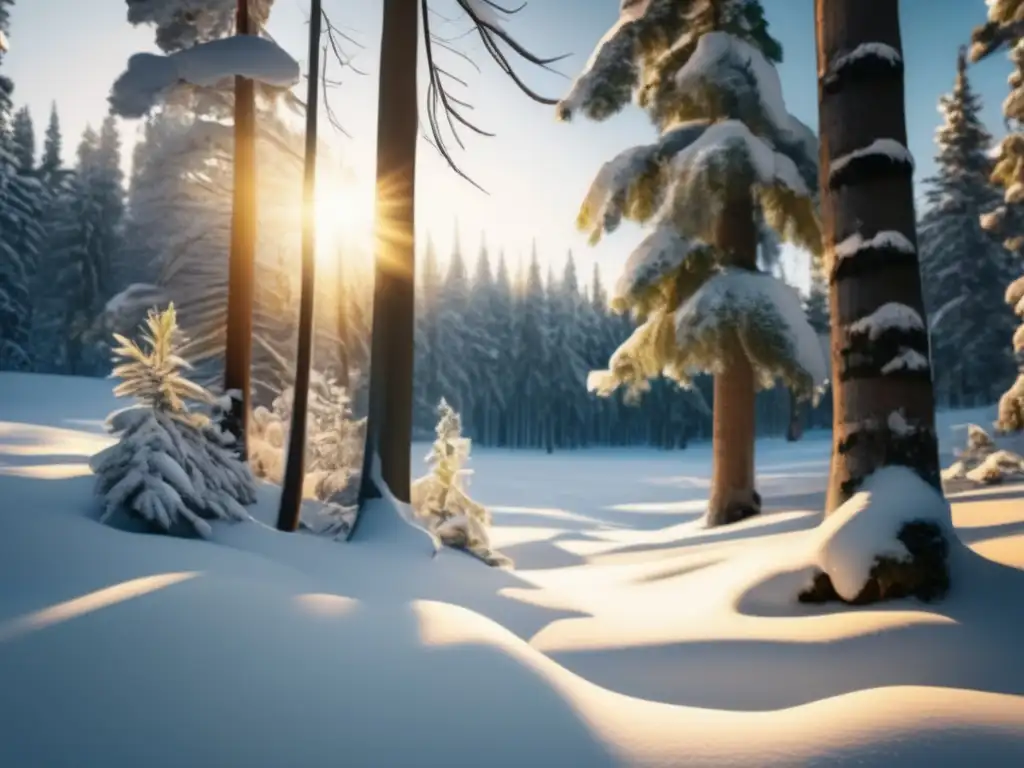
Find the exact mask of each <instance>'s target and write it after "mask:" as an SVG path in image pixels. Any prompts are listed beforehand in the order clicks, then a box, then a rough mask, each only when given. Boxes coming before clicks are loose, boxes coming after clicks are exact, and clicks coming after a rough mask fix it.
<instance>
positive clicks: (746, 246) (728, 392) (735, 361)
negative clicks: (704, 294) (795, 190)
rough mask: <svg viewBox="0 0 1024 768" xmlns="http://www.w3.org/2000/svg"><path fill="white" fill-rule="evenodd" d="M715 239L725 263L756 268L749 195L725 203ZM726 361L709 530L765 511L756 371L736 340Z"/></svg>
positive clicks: (715, 430) (717, 399)
mask: <svg viewBox="0 0 1024 768" xmlns="http://www.w3.org/2000/svg"><path fill="white" fill-rule="evenodd" d="M716 235H717V237H716V240H717V244H718V247H719V248H721V249H722V251H723V254H724V258H723V262H724V263H726V264H728V265H729V266H733V267H738V268H741V269H751V270H753V269H756V268H757V229H756V227H755V225H754V206H753V199H752V198H751V197H750V195H746V196H742V197H738V198H736V199H733V200H730V201H729V202H728V203H727V204H726V206H725V208H724V210H723V212H722V216H721V217H720V218H719V227H718V232H717V233H716ZM723 360H724V369H723V371H722V372H721V373H719V374H718V375H717V376H715V383H714V402H713V408H714V412H713V416H712V444H711V455H712V459H711V497H710V499H709V503H708V515H707V523H708V525H710V526H719V525H728V524H729V523H735V522H738V521H740V520H743V519H745V518H748V517H752V516H753V515H757V514H759V513H760V512H761V498H760V496H759V495H758V494H757V491H756V490H755V489H754V438H755V418H754V406H755V403H754V396H755V381H754V369H753V368H752V367H751V365H750V360H749V359H748V358H747V355H746V353H745V352H744V351H743V348H742V347H741V346H740V343H739V340H738V339H736V338H733V339H732V340H731V341H730V342H729V343H728V344H727V345H726V349H724V350H723Z"/></svg>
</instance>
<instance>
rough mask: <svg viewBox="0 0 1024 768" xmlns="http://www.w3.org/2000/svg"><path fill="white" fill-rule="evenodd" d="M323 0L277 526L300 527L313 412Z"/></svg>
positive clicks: (310, 99) (314, 13)
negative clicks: (311, 377) (308, 423)
mask: <svg viewBox="0 0 1024 768" xmlns="http://www.w3.org/2000/svg"><path fill="white" fill-rule="evenodd" d="M320 14H321V10H320V0H311V2H310V11H309V76H308V81H307V85H308V90H307V92H306V157H305V169H304V176H305V177H304V179H303V186H302V213H303V216H302V288H301V291H300V293H299V333H298V336H299V340H298V351H297V353H296V356H295V384H294V387H293V392H294V395H293V399H292V420H291V426H290V427H289V430H288V457H287V461H286V463H285V471H284V483H283V485H282V488H281V501H280V507H279V508H278V512H277V529H278V530H279V531H294V530H296V529H297V528H298V527H299V515H300V511H301V509H302V486H303V480H304V479H305V476H306V472H305V459H306V414H307V412H308V410H309V408H308V406H309V367H310V364H311V363H312V360H313V303H314V298H315V295H316V212H315V201H316V143H317V130H316V129H317V117H318V114H319V113H318V110H317V97H318V96H319V93H320V88H319V85H320Z"/></svg>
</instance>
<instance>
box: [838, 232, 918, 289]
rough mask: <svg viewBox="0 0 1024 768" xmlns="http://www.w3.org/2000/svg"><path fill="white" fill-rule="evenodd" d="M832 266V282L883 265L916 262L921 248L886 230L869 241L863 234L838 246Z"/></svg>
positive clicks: (852, 237)
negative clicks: (881, 263) (918, 249)
mask: <svg viewBox="0 0 1024 768" xmlns="http://www.w3.org/2000/svg"><path fill="white" fill-rule="evenodd" d="M832 255H833V259H832V262H831V266H830V271H831V276H832V279H833V280H835V279H838V278H840V277H843V276H846V275H852V274H856V273H857V272H859V271H862V270H867V269H871V268H873V267H874V266H875V265H877V264H878V263H879V262H883V261H884V262H886V263H893V262H894V261H901V260H902V261H907V260H913V259H915V258H916V257H917V249H916V248H915V247H914V244H913V243H912V242H911V241H910V239H909V238H908V237H907V236H906V235H904V234H903V233H901V232H897V231H895V230H889V229H887V230H883V231H882V232H877V233H876V234H874V235H872V236H871V237H868V238H865V237H864V236H863V235H861V234H860V233H859V232H854V233H853V234H852V235H850V236H849V237H847V238H845V239H844V240H842V241H841V242H839V243H836V246H835V249H834V250H833V252H832Z"/></svg>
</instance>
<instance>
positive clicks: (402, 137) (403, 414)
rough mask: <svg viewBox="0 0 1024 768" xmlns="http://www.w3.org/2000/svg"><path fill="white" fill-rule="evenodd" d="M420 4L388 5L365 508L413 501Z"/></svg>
mask: <svg viewBox="0 0 1024 768" xmlns="http://www.w3.org/2000/svg"><path fill="white" fill-rule="evenodd" d="M418 54H419V4H418V3H417V1H416V0H384V26H383V32H382V36H381V51H380V91H379V94H378V97H377V98H378V108H377V209H376V215H375V230H376V247H377V253H376V270H375V275H374V295H373V337H372V342H371V351H370V407H369V420H368V424H367V430H366V450H365V455H364V457H363V475H362V483H361V487H360V494H359V495H360V502H363V501H366V500H367V499H371V498H377V497H379V496H380V495H381V493H382V491H383V489H381V488H378V487H377V485H376V483H375V481H374V477H373V472H372V468H373V464H374V459H375V457H377V458H379V459H380V479H381V480H382V481H383V482H384V484H385V485H387V488H388V490H390V492H391V493H392V494H393V495H394V496H395V497H396V498H397V499H399V500H400V501H405V502H408V501H409V485H410V473H411V462H410V449H411V445H412V397H413V333H414V322H415V292H414V285H413V276H414V275H415V274H416V249H415V235H414V222H415V197H414V194H415V188H416V142H417V139H418V130H419V123H418V120H419V114H418V94H417V90H416V64H417V58H418Z"/></svg>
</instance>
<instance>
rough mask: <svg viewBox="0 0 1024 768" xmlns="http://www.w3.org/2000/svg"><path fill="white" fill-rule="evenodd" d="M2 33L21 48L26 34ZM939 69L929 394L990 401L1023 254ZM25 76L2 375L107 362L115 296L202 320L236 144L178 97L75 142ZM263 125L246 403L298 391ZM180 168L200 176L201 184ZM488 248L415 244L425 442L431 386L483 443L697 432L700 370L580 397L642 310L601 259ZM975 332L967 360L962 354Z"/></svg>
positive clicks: (928, 224)
mask: <svg viewBox="0 0 1024 768" xmlns="http://www.w3.org/2000/svg"><path fill="white" fill-rule="evenodd" d="M9 34H11V36H12V38H13V39H14V40H16V39H17V30H16V29H15V30H9ZM950 64H951V66H950V70H951V72H953V73H954V74H955V80H954V82H953V87H952V88H951V91H950V93H949V94H948V95H947V96H945V97H943V99H942V102H941V112H942V117H943V122H942V124H941V125H940V126H938V129H937V133H936V142H937V151H936V158H937V162H938V167H939V173H938V174H937V175H936V176H935V177H934V178H930V179H927V180H926V181H925V184H926V189H927V207H926V208H925V209H924V210H923V212H922V215H921V218H920V224H919V235H920V240H921V256H920V261H921V270H922V276H923V285H924V286H925V290H926V301H927V306H928V308H929V313H930V316H931V318H932V319H931V326H932V327H931V331H930V335H931V343H932V354H933V356H934V359H935V361H936V365H935V370H936V371H937V374H936V381H935V386H936V396H937V399H938V402H939V403H940V404H941V405H943V406H951V407H958V406H971V405H981V404H985V403H991V402H995V401H997V400H998V399H999V397H1000V395H1001V394H1002V393H1003V392H1004V391H1006V388H1007V387H1008V386H1009V384H1010V383H1011V382H1012V381H1013V379H1014V377H1015V375H1016V364H1015V360H1014V356H1013V353H1012V348H1011V346H1010V345H1009V343H1008V341H1007V340H1008V339H1009V337H1010V336H1011V335H1012V333H1013V329H1014V326H1015V318H1014V314H1013V312H1012V310H1011V308H1010V307H1008V306H1006V304H1005V303H1004V301H1003V294H1004V292H1005V286H1006V285H1007V284H1008V283H1009V282H1010V281H1011V279H1012V278H1013V277H1015V276H1016V274H1017V273H1018V272H1019V269H1020V257H1019V255H1017V254H1018V251H1015V250H1010V251H1007V250H1006V249H1005V248H1003V247H1002V244H1001V242H1000V241H999V240H998V239H997V238H995V237H993V236H992V235H991V234H990V233H988V232H986V231H985V230H983V229H982V228H981V225H980V224H979V219H978V216H979V214H980V213H982V212H985V211H987V210H988V209H989V208H990V207H991V206H992V204H993V201H997V200H998V199H999V198H1000V196H1001V191H1000V188H999V187H998V186H997V185H996V184H995V183H993V182H992V181H991V180H990V176H991V173H992V171H993V169H994V167H995V163H996V160H995V159H994V158H993V157H991V152H990V150H991V148H992V146H993V139H992V136H991V134H990V133H989V131H988V130H987V129H986V127H985V126H984V125H983V124H982V123H981V121H980V119H979V116H978V115H979V111H980V108H981V105H980V103H979V99H978V97H977V96H976V95H975V94H974V93H973V92H972V90H971V87H970V82H969V75H968V73H967V71H966V63H965V55H964V54H962V55H961V56H960V59H959V61H958V62H951V63H950ZM16 85H17V84H14V83H11V82H10V81H9V80H4V89H3V94H2V99H3V101H2V103H0V141H2V142H3V148H4V150H3V166H2V173H3V184H4V189H5V190H6V194H5V195H4V197H3V201H2V203H0V205H2V207H0V221H2V222H3V224H2V227H3V228H2V232H3V242H4V248H5V252H6V254H7V258H6V259H5V261H4V264H3V266H2V267H0V269H2V274H0V289H2V295H3V307H4V311H3V314H2V318H0V320H2V322H0V350H2V353H0V370H28V371H38V372H42V373H63V374H73V375H86V376H105V375H107V373H108V372H109V350H110V343H111V337H110V330H111V327H112V323H113V322H114V319H115V318H113V317H112V315H116V314H117V310H118V307H117V306H116V305H112V304H111V303H110V302H111V299H113V298H114V297H117V296H119V295H120V294H121V293H122V291H124V290H125V289H126V288H129V286H138V285H149V286H161V287H162V288H164V289H165V290H166V291H167V292H168V293H170V294H171V295H173V297H174V298H175V300H176V302H177V304H178V306H179V308H180V311H181V315H182V317H183V318H184V320H185V322H186V323H189V327H190V329H192V328H194V327H195V326H196V325H198V324H199V323H200V321H199V320H198V319H197V317H196V316H197V315H200V314H202V315H203V319H202V321H201V322H202V323H206V322H207V317H209V318H210V320H209V321H210V322H214V320H213V318H214V317H216V315H217V310H216V308H215V307H214V306H212V303H213V302H215V298H214V297H215V296H217V295H218V291H222V290H223V289H224V285H225V281H226V275H225V274H216V272H214V273H210V270H211V269H215V268H214V267H210V266H209V265H210V264H211V263H213V264H215V263H216V259H212V258H210V257H209V256H208V254H212V253H217V252H219V251H220V250H222V249H223V248H224V247H225V244H226V242H227V238H228V234H229V227H230V197H231V193H230V189H231V185H230V175H229V174H230V163H231V157H232V149H231V144H230V140H229V139H230V136H229V135H226V134H223V133H222V135H220V136H219V137H218V136H217V134H216V123H215V120H216V117H217V114H218V113H217V110H218V105H210V104H204V105H194V104H181V105H172V107H169V108H167V109H164V110H163V111H160V112H159V113H157V114H155V115H154V116H151V117H149V118H147V119H146V120H145V121H144V124H143V125H142V127H141V128H139V129H136V128H135V127H134V126H132V125H131V124H125V123H123V122H122V121H120V120H119V119H118V118H117V117H115V116H114V115H111V116H109V117H107V118H106V119H105V120H104V121H103V123H102V124H101V125H100V126H98V129H95V130H94V129H92V128H89V129H87V130H86V131H85V133H84V134H83V135H82V136H80V137H71V138H70V139H69V138H67V137H64V136H63V135H62V133H61V126H60V116H59V105H56V104H55V105H54V107H53V110H52V112H51V114H49V115H47V116H43V118H44V119H43V120H42V123H43V125H44V126H45V128H43V126H39V128H40V129H42V130H39V129H37V122H38V121H37V120H35V119H34V116H33V115H31V114H30V113H29V112H28V110H27V109H26V108H18V107H17V98H16V95H17V90H16ZM224 108H225V107H224V106H223V105H220V106H219V109H220V110H223V109H224ZM258 120H259V125H260V132H261V139H264V142H262V143H261V147H262V150H263V151H262V152H261V155H260V157H261V163H262V167H263V168H264V169H265V170H266V171H269V170H270V169H273V173H270V172H264V173H263V174H261V175H260V177H259V178H261V179H263V180H264V181H263V182H262V186H261V188H260V197H261V200H262V201H264V205H266V206H267V207H270V208H272V209H276V210H274V212H273V214H274V215H273V216H269V217H264V218H263V219H262V220H261V230H260V244H259V270H258V274H257V292H258V296H257V308H258V309H257V312H258V320H257V332H256V336H255V340H256V352H255V353H254V354H255V358H256V362H255V364H256V366H257V370H256V373H255V374H254V397H255V398H256V402H258V403H262V404H265V405H269V403H270V402H271V401H272V400H273V398H274V397H275V396H276V394H277V393H279V392H280V391H281V390H282V389H283V388H285V387H286V386H288V384H289V382H290V373H289V371H290V366H289V360H290V359H291V358H292V357H293V356H294V349H295V343H294V331H295V320H296V317H297V307H298V285H297V283H298V269H297V265H298V256H297V250H298V243H297V242H295V238H294V237H292V238H290V239H289V238H288V237H287V233H288V232H293V231H294V227H295V226H296V225H297V222H298V220H299V215H300V214H299V211H298V206H297V205H291V206H281V205H280V203H278V202H277V201H279V200H280V199H281V195H279V194H276V192H277V191H279V190H281V189H287V185H289V184H291V185H293V188H294V189H296V190H297V189H298V188H299V184H300V174H301V162H300V161H299V159H298V150H299V149H301V135H300V134H298V133H297V132H296V131H295V130H294V129H293V128H290V127H288V126H286V125H285V124H284V122H283V121H281V120H279V119H277V118H276V117H275V116H274V114H273V112H272V111H271V110H269V109H268V110H264V111H262V112H261V113H260V114H259V115H258ZM123 130H130V131H131V130H138V131H139V132H140V134H139V138H138V141H137V143H136V145H135V150H134V153H133V162H132V168H131V172H130V173H126V171H125V169H123V168H121V167H120V163H121V140H122V139H121V135H120V134H121V131H123ZM172 161H173V162H172ZM211 161H212V163H211ZM208 163H211V164H209V165H208ZM182 166H185V167H186V168H200V167H202V168H204V171H203V174H202V176H198V175H191V174H188V173H186V172H184V171H183V168H182ZM271 180H273V181H272V183H271ZM43 222H45V225H44V224H43ZM481 239H482V242H481V245H480V246H479V249H478V250H477V249H472V248H459V247H456V249H455V250H454V252H453V253H451V254H437V253H435V252H434V249H433V247H432V246H431V245H430V244H429V243H427V244H426V246H425V247H424V248H423V251H422V253H421V257H420V260H419V261H420V264H421V266H420V268H419V275H418V281H417V320H416V329H417V334H416V373H415V393H416V397H415V403H416V405H415V417H414V421H415V428H416V433H417V434H418V435H420V436H424V435H426V434H429V432H430V431H431V429H432V426H433V421H434V409H435V406H436V403H437V401H438V399H439V398H440V397H442V396H443V397H445V398H447V399H448V401H449V402H451V403H452V404H453V405H455V406H456V407H457V408H458V409H459V410H460V411H462V413H463V419H464V423H465V427H466V430H467V434H469V435H471V436H472V437H473V438H474V440H475V441H476V442H477V443H479V444H481V445H499V446H508V447H531V448H548V449H551V448H557V449H562V448H575V447H583V446H587V445H652V446H659V447H665V448H672V447H683V446H685V445H686V444H687V442H688V441H689V440H691V439H698V440H699V439H703V438H706V437H708V436H709V434H710V424H711V421H710V414H711V411H710V408H709V404H710V402H711V399H712V388H711V381H710V377H706V376H702V377H699V378H698V379H697V380H696V382H695V387H694V389H693V390H691V391H687V390H684V389H682V388H680V387H679V386H678V385H676V384H675V383H674V382H672V381H670V380H668V379H661V380H657V381H655V382H653V383H652V390H651V392H650V393H648V394H647V395H646V396H645V397H643V398H640V399H638V400H637V401H636V402H626V401H625V400H624V398H623V396H622V395H621V394H616V395H615V396H613V397H612V398H610V399H603V398H599V397H597V396H595V395H593V394H591V393H588V392H587V389H586V386H585V382H586V377H587V373H588V371H590V370H593V369H596V368H600V367H602V366H603V364H604V363H605V361H607V360H608V357H609V355H610V354H611V353H612V352H613V351H614V350H615V349H616V347H617V346H618V345H619V343H620V342H621V341H622V339H624V338H625V337H627V336H628V335H629V333H630V332H631V331H632V329H633V327H634V322H635V321H634V320H633V319H632V318H631V316H630V314H629V313H628V312H626V313H620V314H617V313H614V312H612V311H611V310H610V309H609V307H608V302H607V297H608V289H607V288H606V287H605V285H604V282H603V275H602V274H601V272H600V270H599V268H595V269H594V271H593V273H592V274H591V275H579V274H577V271H576V268H575V265H574V263H573V260H572V255H571V254H568V255H567V256H566V257H565V258H563V259H562V262H561V263H562V264H563V266H562V268H560V269H558V270H557V271H555V272H553V271H552V270H551V269H550V268H548V269H546V270H545V269H543V268H542V267H541V266H540V264H541V263H544V264H549V263H551V262H552V261H555V260H552V259H549V258H545V259H542V260H540V261H538V259H537V255H536V253H534V254H515V255H514V256H511V255H507V254H504V253H502V249H501V246H500V244H499V243H493V244H487V243H486V239H485V236H482V238H481ZM536 247H537V248H541V249H542V248H543V244H538V245H537V246H536ZM341 251H342V252H339V253H338V264H339V271H338V273H337V275H336V280H335V284H334V285H333V286H332V287H330V288H325V289H324V288H322V289H319V294H318V304H317V329H318V340H319V343H318V346H317V354H316V360H315V363H314V365H315V367H317V368H318V369H325V370H326V369H330V370H333V371H336V372H337V373H338V375H339V378H340V380H341V381H343V382H347V385H348V386H349V387H350V388H351V390H352V396H353V400H354V401H355V403H356V412H357V413H358V412H359V411H360V408H361V404H362V403H363V402H364V400H365V386H366V377H365V376H362V375H361V373H362V372H365V370H366V367H367V365H368V343H369V327H370V309H371V308H370V304H371V301H372V298H371V296H372V288H371V278H372V272H371V270H369V269H368V268H367V266H366V258H365V254H355V253H346V252H344V249H343V248H342V249H341ZM964 254H970V257H969V258H965V257H964V256H963V255H964ZM190 267H198V269H195V270H194V269H192V268H190ZM811 270H812V272H813V271H814V268H813V266H812V267H811ZM825 294H826V289H825V285H824V283H823V282H822V280H821V278H820V276H818V275H817V274H814V275H812V278H811V293H810V295H809V296H807V297H806V299H805V303H806V310H807V312H808V316H809V319H810V320H811V322H812V325H813V326H814V327H815V328H816V329H818V330H819V332H822V333H824V332H826V331H827V323H828V318H827V306H826V301H827V298H826V295H825ZM206 313H211V314H210V315H209V316H208V315H207V314H206ZM141 319H142V318H141V317H133V318H132V322H134V323H136V324H137V323H138V322H139V321H141ZM217 333H218V331H217V330H216V328H215V327H214V326H212V325H203V326H202V330H201V332H200V333H199V334H198V335H199V337H200V338H202V339H205V340H206V341H207V342H210V341H211V340H212V338H213V337H216V335H217ZM193 335H194V336H195V335H196V334H195V332H194V331H193ZM967 344H969V345H970V347H971V350H972V352H971V354H970V355H963V354H961V352H962V350H964V349H966V348H967V347H966V345H967ZM216 349H217V347H216V345H214V344H207V345H206V346H205V347H204V348H201V349H200V351H199V357H200V361H201V362H204V361H205V362H210V363H213V362H214V361H213V360H212V359H210V355H215V354H216V352H215V351H214V350H216ZM209 370H210V371H215V370H217V369H216V366H215V365H211V367H210V368H209ZM791 401H792V398H790V397H789V396H788V395H787V394H786V393H785V392H783V391H781V390H777V389H771V390H766V391H762V392H761V393H759V394H758V406H757V409H758V410H757V413H758V419H757V429H758V433H759V434H765V435H782V434H785V433H786V431H787V429H788V428H789V426H790V418H791V409H792V407H793V406H792V403H791ZM801 410H802V411H803V412H802V413H801V414H800V418H801V419H802V421H803V424H804V425H805V426H808V427H827V426H828V425H829V424H830V423H831V404H830V402H829V398H827V397H826V398H823V400H822V402H821V403H819V404H818V405H817V406H816V407H813V408H811V407H810V406H809V405H808V406H807V407H805V408H803V409H801Z"/></svg>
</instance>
